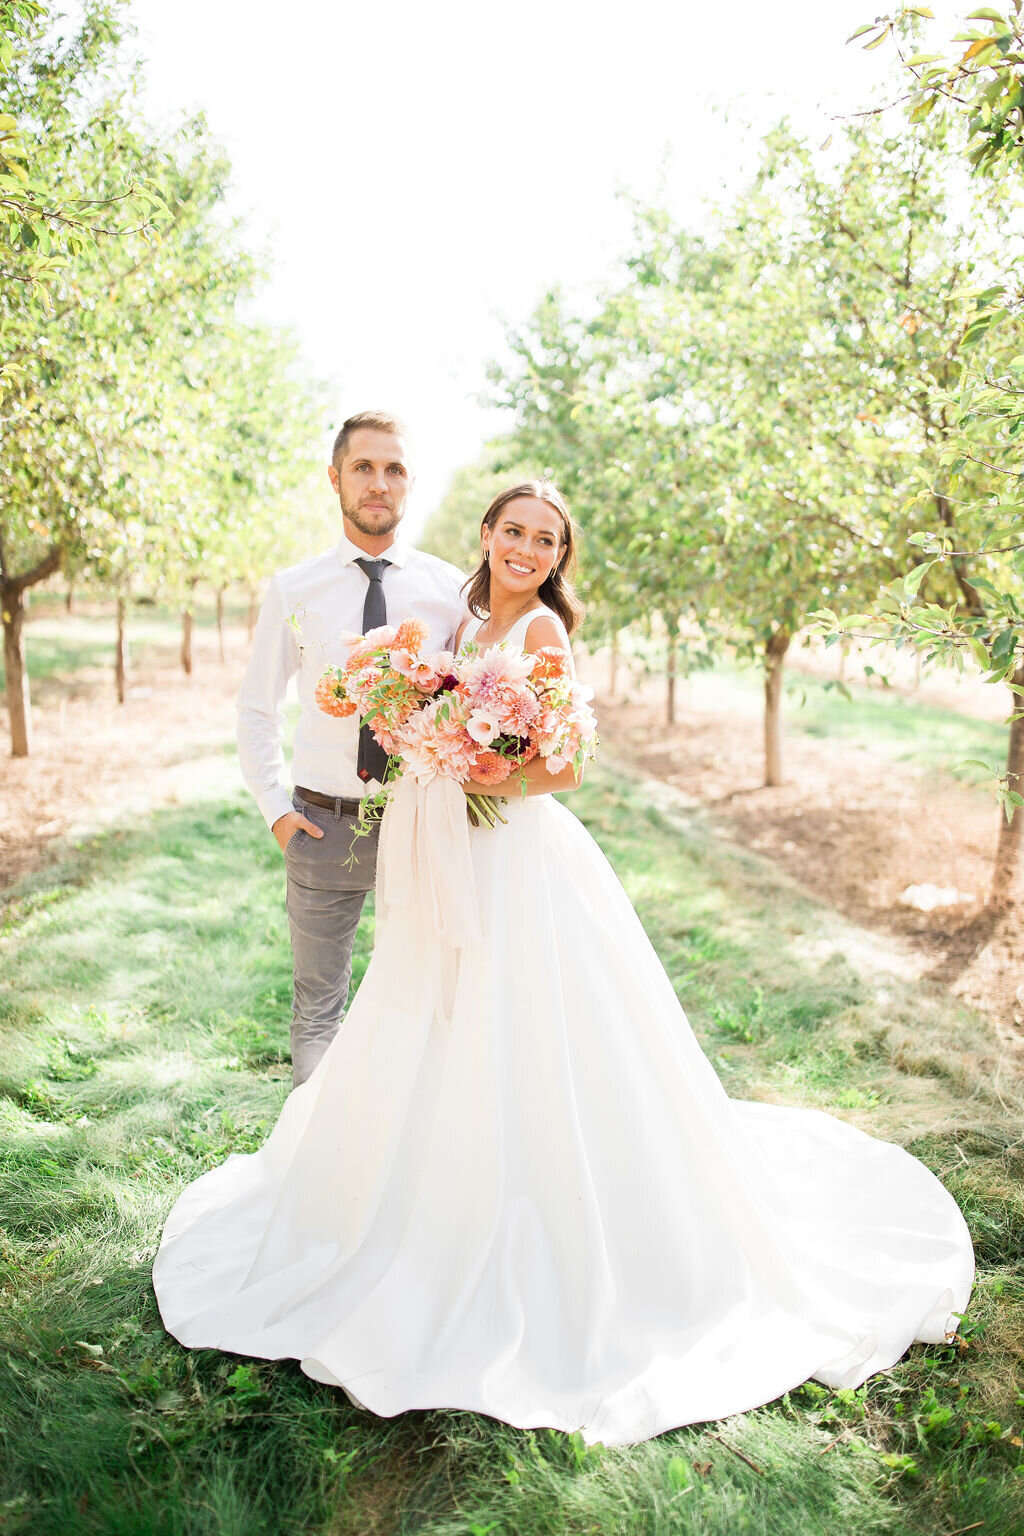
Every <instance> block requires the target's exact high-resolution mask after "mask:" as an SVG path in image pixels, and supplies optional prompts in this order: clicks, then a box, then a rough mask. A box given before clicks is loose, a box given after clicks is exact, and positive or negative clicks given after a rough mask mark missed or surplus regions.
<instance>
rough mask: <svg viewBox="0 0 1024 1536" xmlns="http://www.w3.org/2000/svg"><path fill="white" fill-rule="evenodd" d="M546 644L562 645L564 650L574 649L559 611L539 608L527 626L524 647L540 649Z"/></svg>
mask: <svg viewBox="0 0 1024 1536" xmlns="http://www.w3.org/2000/svg"><path fill="white" fill-rule="evenodd" d="M545 645H556V646H560V647H561V648H562V650H563V651H571V650H572V646H571V645H570V644H569V636H568V634H567V633H566V629H565V625H564V624H563V623H562V621H561V619H560V618H559V617H558V615H557V613H553V612H552V610H551V609H550V608H539V609H538V610H537V612H536V614H535V615H534V617H533V618H531V620H530V622H529V624H528V625H527V626H526V634H525V635H524V636H523V649H524V650H527V651H539V650H540V649H541V647H542V646H545Z"/></svg>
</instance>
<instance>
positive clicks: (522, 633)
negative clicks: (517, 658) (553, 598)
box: [505, 603, 557, 650]
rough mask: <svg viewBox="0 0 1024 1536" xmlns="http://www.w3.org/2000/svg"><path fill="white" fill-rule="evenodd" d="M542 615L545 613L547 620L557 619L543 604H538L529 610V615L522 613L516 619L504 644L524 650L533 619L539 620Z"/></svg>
mask: <svg viewBox="0 0 1024 1536" xmlns="http://www.w3.org/2000/svg"><path fill="white" fill-rule="evenodd" d="M544 613H546V614H547V615H548V617H549V618H552V619H556V618H557V614H554V613H552V611H551V609H550V608H549V607H548V606H547V605H546V604H545V603H539V604H538V605H537V607H536V608H531V609H530V611H529V613H524V614H523V615H522V616H521V617H520V618H518V619H516V621H515V623H514V624H513V625H512V628H511V629H510V630H509V632H508V634H507V635H506V636H505V644H506V645H518V646H519V647H520V649H521V650H525V648H526V635H527V631H528V630H529V628H530V625H531V624H532V623H533V621H534V619H539V618H540V616H541V614H544Z"/></svg>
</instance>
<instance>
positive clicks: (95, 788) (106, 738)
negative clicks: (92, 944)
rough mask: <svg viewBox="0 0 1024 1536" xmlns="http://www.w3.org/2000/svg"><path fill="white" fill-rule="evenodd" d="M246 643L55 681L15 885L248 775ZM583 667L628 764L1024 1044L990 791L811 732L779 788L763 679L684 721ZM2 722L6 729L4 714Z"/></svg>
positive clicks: (15, 861)
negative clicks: (114, 829)
mask: <svg viewBox="0 0 1024 1536" xmlns="http://www.w3.org/2000/svg"><path fill="white" fill-rule="evenodd" d="M245 652H246V640H245V635H244V632H243V631H242V630H240V629H238V630H230V631H229V634H228V660H227V662H226V664H223V665H222V664H221V663H220V662H219V660H218V657H217V650H216V638H215V636H214V634H213V633H212V632H211V631H209V630H199V631H197V634H196V638H195V670H194V673H193V676H192V677H191V678H187V677H185V676H184V674H183V673H182V672H181V670H180V667H179V665H178V663H177V659H176V656H175V655H174V653H173V652H172V651H170V650H167V651H165V652H152V651H149V652H145V653H143V656H144V661H143V665H142V666H141V667H140V668H139V669H138V670H136V671H135V672H134V673H133V674H132V676H131V679H130V689H129V697H128V701H127V703H126V704H125V705H124V706H120V707H119V706H118V705H117V703H116V702H115V700H114V697H113V685H112V680H111V676H110V673H109V671H107V670H105V669H103V668H99V667H97V668H86V669H81V670H79V671H76V672H75V673H74V674H72V675H70V676H67V677H63V678H62V677H57V678H53V679H51V680H49V681H48V682H47V683H45V684H42V685H40V686H39V687H38V688H37V689H36V695H35V701H34V702H35V707H34V746H33V754H32V756H31V757H29V758H23V759H11V758H7V759H5V760H3V761H2V762H0V891H2V890H3V889H5V888H6V887H8V886H10V885H12V884H13V883H14V882H15V881H16V880H18V879H19V878H20V877H21V876H23V875H25V874H26V873H29V872H30V871H32V870H35V869H37V868H40V867H42V866H43V865H44V864H46V863H48V862H51V861H52V860H54V859H55V858H57V857H59V855H60V851H61V848H62V846H63V844H64V843H65V840H66V839H68V838H72V839H74V838H79V837H82V836H85V835H87V834H88V833H90V832H92V831H95V830H98V829H100V828H102V827H103V826H104V825H106V824H109V823H110V822H111V821H114V820H118V821H124V820H125V819H126V818H128V819H130V818H131V817H132V816H133V815H136V814H137V815H140V816H141V815H143V814H144V813H145V812H146V811H147V810H148V809H149V808H150V807H152V806H154V805H159V804H168V803H174V802H175V801H176V800H179V799H181V798H183V797H187V796H189V795H191V794H193V793H196V792H197V791H207V792H208V791H209V790H210V788H211V787H216V788H221V787H223V788H224V789H230V788H231V786H233V785H237V783H238V779H237V769H236V767H235V764H234V762H233V760H232V758H231V756H230V753H229V751H227V750H226V748H227V746H228V744H229V743H230V741H231V740H232V737H233V733H234V708H233V704H234V695H235V692H236V690H237V687H238V680H239V677H240V674H241V670H242V667H243V665H244V658H245ZM584 670H585V673H586V675H589V676H590V680H591V681H592V682H593V683H594V684H595V686H597V688H598V700H597V704H598V713H599V720H600V727H601V735H602V740H603V742H604V744H605V746H606V748H607V749H609V751H610V752H612V753H614V755H615V757H616V758H617V759H618V760H619V761H626V762H632V763H635V765H636V767H637V768H638V769H640V770H641V771H642V772H644V773H647V774H650V775H652V776H654V777H657V778H660V779H662V780H664V781H665V782H666V783H667V784H668V785H670V786H672V789H673V791H674V793H675V795H676V797H677V799H681V800H682V801H683V802H685V803H689V804H691V805H698V804H699V805H702V806H703V807H705V808H706V810H707V813H708V815H709V816H710V817H711V819H712V822H713V825H714V826H715V828H716V830H717V831H718V832H719V833H720V834H721V835H723V836H725V837H728V838H731V839H734V840H735V841H736V842H737V843H738V844H741V845H743V846H745V847H748V848H751V849H754V850H756V851H757V852H759V853H761V854H762V855H763V856H765V857H767V858H769V859H771V860H772V861H773V862H775V863H776V864H777V865H778V866H779V867H780V868H781V869H783V870H784V871H785V872H786V873H787V874H789V875H790V876H791V877H793V878H794V879H796V880H797V881H798V882H800V883H801V884H802V885H803V886H804V887H805V888H806V889H807V890H808V891H810V892H811V893H812V894H813V895H815V896H816V897H818V898H819V899H821V900H822V901H826V902H830V903H832V904H833V905H834V906H835V907H837V908H838V909H839V910H840V911H842V912H843V913H844V914H845V915H846V916H848V917H850V918H852V919H853V920H854V921H856V922H858V923H860V924H862V925H864V926H865V927H867V928H872V929H875V930H879V931H884V932H885V933H887V934H889V935H891V936H892V937H893V939H894V940H896V941H897V942H898V943H899V944H900V945H901V946H902V947H905V948H906V950H907V951H908V953H910V954H912V955H913V957H914V958H915V960H916V961H917V964H918V967H919V969H920V973H921V974H922V975H923V976H927V977H930V978H931V979H932V980H934V981H936V982H938V983H940V984H943V985H945V986H948V987H949V988H951V989H952V990H953V991H954V992H956V993H957V994H958V995H960V996H962V997H963V998H964V999H965V1001H967V1002H970V1003H971V1004H973V1005H974V1006H976V1007H978V1008H980V1009H981V1010H982V1011H983V1012H985V1013H987V1014H989V1015H990V1016H992V1017H993V1018H994V1019H995V1020H996V1022H997V1024H998V1025H999V1030H1000V1034H1001V1035H1002V1037H1003V1038H1004V1040H1006V1041H1007V1043H1008V1044H1010V1043H1012V1044H1013V1045H1015V1046H1017V1047H1018V1048H1024V911H1020V910H1018V911H1017V912H1016V913H1014V914H1012V915H1011V916H1010V917H1009V918H1007V919H1004V920H1002V921H1000V922H996V921H995V920H994V919H993V916H992V914H991V913H990V912H989V911H988V909H987V908H986V906H985V902H984V896H985V891H986V889H987V886H988V882H989V877H990V870H991V861H992V854H993V850H994V847H995V840H996V836H997V830H998V821H997V815H998V813H997V810H996V807H995V806H994V804H993V803H992V802H991V801H989V800H988V799H987V798H986V797H985V796H984V795H983V794H981V793H979V792H978V791H977V790H972V789H969V788H966V787H964V786H961V785H959V784H957V783H955V782H954V781H952V780H949V779H946V778H941V777H940V778H935V777H934V776H931V775H925V774H923V773H921V772H920V771H917V770H915V769H914V768H911V767H908V766H907V765H904V764H899V763H896V764H893V763H891V762H890V761H888V760H887V759H885V758H883V757H881V756H878V755H875V754H874V753H872V752H871V751H869V750H867V749H865V748H863V747H854V746H851V745H850V744H849V743H848V742H844V741H830V740H827V739H816V738H811V737H806V736H802V735H799V734H798V733H796V732H791V734H790V736H789V739H788V740H787V743H786V777H787V782H786V783H785V784H784V785H783V786H782V787H781V788H777V789H766V788H764V787H763V786H762V784H761V775H762V759H761V735H760V732H761V726H760V717H759V710H758V703H757V700H756V697H752V696H751V694H750V693H749V691H745V690H739V689H736V688H734V687H732V686H731V685H730V684H729V682H728V679H722V678H721V677H719V676H717V675H716V676H715V678H714V680H713V681H711V682H709V681H708V679H707V677H706V675H705V678H704V681H703V682H700V683H698V684H695V685H693V684H687V685H682V686H681V687H680V696H679V703H678V709H677V720H676V724H675V725H674V726H673V727H672V728H667V727H665V726H664V725H662V724H657V723H655V724H653V725H652V720H654V721H657V720H660V719H661V715H662V711H663V705H662V704H661V694H660V689H659V690H658V691H657V692H652V693H651V695H650V697H649V699H647V700H645V701H642V702H630V703H626V702H623V700H622V699H621V698H617V699H611V698H609V697H608V696H607V693H604V692H602V690H601V684H602V683H603V682H604V681H605V679H606V678H607V667H606V666H604V665H603V664H602V659H601V658H600V657H597V658H594V660H593V661H592V662H591V663H590V664H589V665H587V664H586V663H585V664H584ZM629 691H630V694H631V696H632V697H635V695H636V693H637V692H642V689H641V688H640V685H639V684H634V685H633V686H631V688H630V690H629ZM655 700H657V704H655V702H654V701H655ZM0 728H2V729H3V731H4V732H5V733H6V717H5V714H3V713H2V712H0ZM915 886H917V887H920V888H922V890H921V891H919V892H918V893H916V895H917V899H919V900H920V899H923V900H925V901H927V900H928V899H929V895H931V896H932V897H934V895H935V893H936V891H939V892H945V893H946V894H947V896H948V893H949V892H951V891H953V892H956V893H959V895H958V900H957V902H956V904H954V905H948V906H940V907H937V908H935V909H934V910H931V911H923V910H920V907H918V906H914V905H911V904H908V888H911V887H915ZM914 897H915V893H914V892H912V891H911V892H910V896H909V899H910V900H911V901H912V900H913V899H914Z"/></svg>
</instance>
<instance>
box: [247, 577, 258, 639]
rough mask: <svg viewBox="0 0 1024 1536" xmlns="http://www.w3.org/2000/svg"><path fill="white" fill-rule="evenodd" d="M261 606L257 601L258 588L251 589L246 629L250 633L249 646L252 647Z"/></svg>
mask: <svg viewBox="0 0 1024 1536" xmlns="http://www.w3.org/2000/svg"><path fill="white" fill-rule="evenodd" d="M259 611H260V605H259V603H258V602H257V601H256V588H255V587H250V588H249V612H248V613H247V615H246V620H245V622H246V627H247V629H248V631H249V644H250V645H252V637H253V635H254V634H255V633H256V619H257V617H258V615H259Z"/></svg>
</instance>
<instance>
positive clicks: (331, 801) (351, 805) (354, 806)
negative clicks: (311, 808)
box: [295, 784, 363, 816]
mask: <svg viewBox="0 0 1024 1536" xmlns="http://www.w3.org/2000/svg"><path fill="white" fill-rule="evenodd" d="M295 793H296V794H297V795H298V797H299V799H300V800H305V802H306V804H307V805H322V806H323V808H324V810H325V811H333V812H334V814H335V816H358V815H359V807H360V806H361V805H362V803H363V802H362V801H361V800H360V799H359V798H358V797H356V799H354V800H351V799H348V798H347V797H345V796H344V795H322V794H320V792H319V790H316V789H303V787H302V785H301V784H296V786H295Z"/></svg>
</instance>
